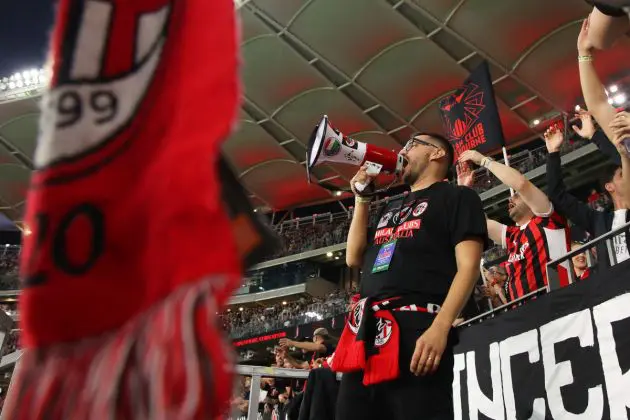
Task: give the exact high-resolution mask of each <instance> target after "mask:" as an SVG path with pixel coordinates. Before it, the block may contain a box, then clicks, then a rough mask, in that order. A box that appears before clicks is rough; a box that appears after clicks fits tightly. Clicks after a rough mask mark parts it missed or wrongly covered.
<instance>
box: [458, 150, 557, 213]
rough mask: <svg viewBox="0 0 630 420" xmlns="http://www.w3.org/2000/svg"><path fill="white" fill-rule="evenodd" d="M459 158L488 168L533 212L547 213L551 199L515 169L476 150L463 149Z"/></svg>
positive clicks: (549, 209) (461, 160)
mask: <svg viewBox="0 0 630 420" xmlns="http://www.w3.org/2000/svg"><path fill="white" fill-rule="evenodd" d="M459 160H460V162H473V163H475V164H477V165H479V166H483V167H485V168H486V169H488V170H489V171H490V172H492V173H493V174H494V176H496V177H497V178H499V180H500V181H501V182H502V183H503V184H505V185H507V186H508V187H510V188H512V189H513V190H514V191H516V192H518V193H519V194H520V195H521V197H522V198H523V201H525V203H526V204H527V205H528V206H529V208H530V209H532V211H533V212H534V214H547V213H549V212H550V211H551V201H549V199H548V198H547V195H546V194H545V193H544V192H542V191H541V190H540V189H539V188H538V187H536V186H535V185H534V184H532V182H531V181H530V180H528V179H527V178H525V176H524V175H523V174H522V173H520V172H519V171H517V170H516V169H514V168H511V167H509V166H506V165H503V164H502V163H499V162H496V161H495V160H493V159H492V158H489V157H486V156H484V155H482V154H481V153H479V152H478V151H476V150H467V151H465V152H464V153H462V154H461V156H460V157H459Z"/></svg>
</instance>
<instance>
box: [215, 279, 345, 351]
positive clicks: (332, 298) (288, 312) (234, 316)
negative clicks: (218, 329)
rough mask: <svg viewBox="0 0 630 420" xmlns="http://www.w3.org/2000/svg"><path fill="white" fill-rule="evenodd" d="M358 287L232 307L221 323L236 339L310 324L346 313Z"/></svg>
mask: <svg viewBox="0 0 630 420" xmlns="http://www.w3.org/2000/svg"><path fill="white" fill-rule="evenodd" d="M354 293H356V292H355V291H342V290H336V291H334V292H332V293H330V294H328V295H327V296H325V297H323V298H317V297H313V296H302V297H300V298H299V299H297V300H295V301H290V302H289V301H286V300H285V301H282V302H280V303H276V304H273V305H266V306H255V307H243V306H241V307H239V308H237V309H236V308H234V309H233V308H228V309H227V310H225V311H224V312H223V313H221V314H220V318H221V325H222V327H223V329H224V330H225V331H226V332H228V333H229V335H230V337H231V338H232V339H238V338H244V337H248V336H251V335H254V334H263V333H266V332H270V331H274V330H278V329H283V328H288V327H294V326H297V325H302V324H309V323H311V322H314V321H321V320H322V319H326V318H332V317H334V316H336V315H339V314H342V313H345V312H346V311H347V309H348V302H349V301H350V297H351V296H352V295H353V294H354Z"/></svg>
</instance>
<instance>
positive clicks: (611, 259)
mask: <svg viewBox="0 0 630 420" xmlns="http://www.w3.org/2000/svg"><path fill="white" fill-rule="evenodd" d="M624 232H625V234H626V235H630V223H626V224H625V225H623V226H620V227H619V228H617V229H615V230H611V231H610V232H608V233H606V234H604V235H601V236H599V237H597V238H595V239H593V240H592V241H589V242H587V243H586V244H584V245H582V246H581V247H579V248H577V249H575V250H573V251H571V252H569V253H567V254H566V255H564V256H562V257H561V258H558V259H556V260H553V261H550V262H549V263H547V278H548V280H549V284H548V288H549V290H557V289H559V288H561V287H562V284H561V282H560V273H559V271H558V266H559V265H560V264H562V263H564V262H565V261H568V263H569V270H568V276H569V283H574V282H575V271H574V267H573V257H575V256H576V255H579V254H582V253H586V261H587V263H588V266H589V267H593V266H594V258H593V255H592V254H591V250H592V249H593V248H595V247H596V246H598V245H599V244H601V243H602V242H606V249H607V251H608V252H607V253H606V255H598V256H597V259H598V260H603V259H604V258H607V261H608V265H609V266H614V265H617V255H616V253H615V249H614V245H613V243H612V238H614V237H615V236H617V235H619V234H621V233H624Z"/></svg>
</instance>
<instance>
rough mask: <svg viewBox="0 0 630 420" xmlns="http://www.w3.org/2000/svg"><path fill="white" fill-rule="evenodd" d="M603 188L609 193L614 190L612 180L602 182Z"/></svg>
mask: <svg viewBox="0 0 630 420" xmlns="http://www.w3.org/2000/svg"><path fill="white" fill-rule="evenodd" d="M604 189H605V190H606V191H608V192H609V193H611V192H613V191H614V190H615V186H614V185H613V183H612V182H607V183H606V184H604Z"/></svg>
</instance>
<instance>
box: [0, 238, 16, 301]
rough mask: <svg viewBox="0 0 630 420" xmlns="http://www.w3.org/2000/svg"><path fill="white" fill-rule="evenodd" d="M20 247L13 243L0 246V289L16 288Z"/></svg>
mask: <svg viewBox="0 0 630 420" xmlns="http://www.w3.org/2000/svg"><path fill="white" fill-rule="evenodd" d="M19 256H20V248H19V247H18V246H13V245H5V246H4V247H0V290H17V289H19V288H20V286H19V280H18V267H19Z"/></svg>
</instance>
